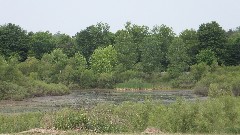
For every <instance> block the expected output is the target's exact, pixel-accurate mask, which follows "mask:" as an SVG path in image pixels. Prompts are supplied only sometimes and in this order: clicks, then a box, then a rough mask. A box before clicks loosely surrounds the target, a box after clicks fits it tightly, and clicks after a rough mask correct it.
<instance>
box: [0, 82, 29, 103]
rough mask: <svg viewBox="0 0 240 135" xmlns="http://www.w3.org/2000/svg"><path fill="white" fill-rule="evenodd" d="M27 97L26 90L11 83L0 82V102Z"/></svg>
mask: <svg viewBox="0 0 240 135" xmlns="http://www.w3.org/2000/svg"><path fill="white" fill-rule="evenodd" d="M27 96H28V92H27V89H26V88H24V87H22V86H19V85H17V84H14V83H11V82H5V81H0V100H7V99H11V100H22V99H24V98H26V97H27Z"/></svg>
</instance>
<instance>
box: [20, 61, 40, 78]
mask: <svg viewBox="0 0 240 135" xmlns="http://www.w3.org/2000/svg"><path fill="white" fill-rule="evenodd" d="M39 64H40V62H39V60H38V59H36V58H35V57H28V58H27V59H26V60H25V61H24V62H21V63H19V64H18V65H17V66H18V69H19V70H20V71H21V72H22V73H23V74H24V75H26V76H29V75H30V74H31V73H33V72H38V68H39Z"/></svg>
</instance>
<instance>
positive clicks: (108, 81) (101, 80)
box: [97, 73, 115, 89]
mask: <svg viewBox="0 0 240 135" xmlns="http://www.w3.org/2000/svg"><path fill="white" fill-rule="evenodd" d="M114 85H115V78H114V76H113V74H112V73H101V74H100V75H99V77H98V79H97V87H98V88H108V89H112V88H114Z"/></svg>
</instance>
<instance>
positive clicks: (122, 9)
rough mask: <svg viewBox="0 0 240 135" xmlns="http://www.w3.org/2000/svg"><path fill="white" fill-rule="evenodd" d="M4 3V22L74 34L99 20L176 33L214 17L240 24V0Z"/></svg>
mask: <svg viewBox="0 0 240 135" xmlns="http://www.w3.org/2000/svg"><path fill="white" fill-rule="evenodd" d="M0 5H1V8H0V25H4V24H7V23H14V24H17V25H19V26H20V27H22V28H23V29H25V30H27V31H28V32H30V31H33V32H37V31H50V32H52V33H56V32H58V31H60V32H61V33H66V34H69V35H71V36H74V35H75V34H76V33H77V32H79V31H81V30H83V29H85V28H86V27H88V26H90V25H95V24H97V23H98V22H103V23H107V24H109V26H110V31H112V32H116V31H117V30H120V29H123V28H124V25H125V24H126V22H127V21H130V22H131V23H133V24H137V25H146V26H149V27H150V28H152V27H153V26H155V25H161V24H165V25H167V26H169V27H172V29H173V30H174V32H175V33H176V34H179V33H180V32H181V31H183V30H185V29H190V28H193V29H195V30H197V29H198V27H199V25H201V24H202V23H208V22H211V21H217V22H218V23H219V24H220V25H221V27H223V28H224V29H225V30H229V29H234V28H236V27H238V26H240V0H0Z"/></svg>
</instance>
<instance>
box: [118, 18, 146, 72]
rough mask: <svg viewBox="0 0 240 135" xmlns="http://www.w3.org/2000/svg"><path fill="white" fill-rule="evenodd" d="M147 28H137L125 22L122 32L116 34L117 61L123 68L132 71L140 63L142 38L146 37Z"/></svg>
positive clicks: (137, 26)
mask: <svg viewBox="0 0 240 135" xmlns="http://www.w3.org/2000/svg"><path fill="white" fill-rule="evenodd" d="M148 34H149V33H148V27H147V26H139V25H136V24H131V23H130V22H127V23H126V25H125V29H124V30H119V31H117V32H116V34H115V37H116V40H115V42H116V44H115V45H114V46H115V47H116V50H117V52H118V60H119V63H121V64H122V65H123V66H124V68H126V69H132V68H133V67H134V66H135V64H137V63H138V62H141V61H142V58H141V57H142V52H141V45H142V42H143V40H144V38H145V37H146V36H147V35H148Z"/></svg>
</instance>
